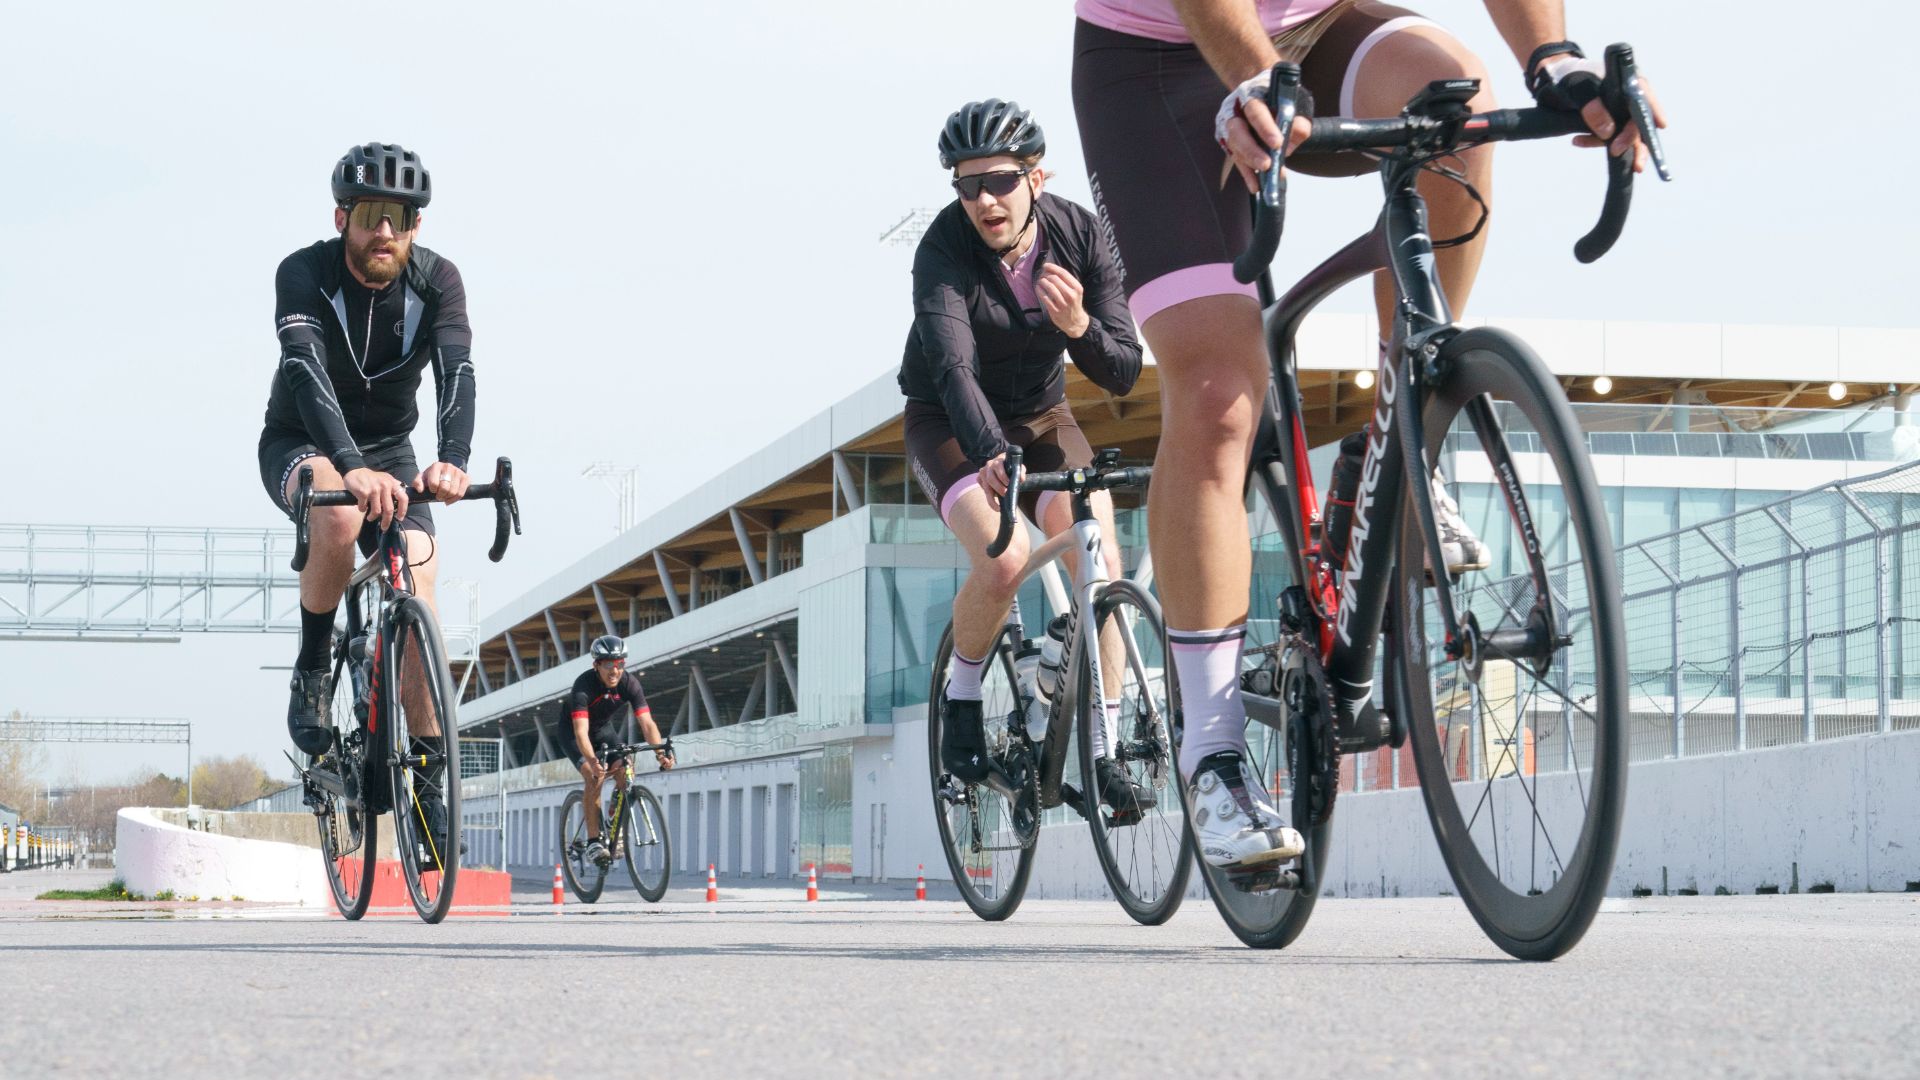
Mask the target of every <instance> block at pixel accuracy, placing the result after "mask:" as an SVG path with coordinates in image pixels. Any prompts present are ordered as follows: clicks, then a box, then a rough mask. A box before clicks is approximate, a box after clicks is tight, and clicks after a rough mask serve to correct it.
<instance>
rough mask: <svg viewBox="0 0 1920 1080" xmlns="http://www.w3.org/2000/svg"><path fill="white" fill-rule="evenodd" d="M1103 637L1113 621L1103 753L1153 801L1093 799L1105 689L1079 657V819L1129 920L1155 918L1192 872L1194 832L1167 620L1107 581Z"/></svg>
mask: <svg viewBox="0 0 1920 1080" xmlns="http://www.w3.org/2000/svg"><path fill="white" fill-rule="evenodd" d="M1094 619H1095V622H1096V624H1097V626H1098V627H1099V628H1100V630H1101V633H1102V635H1104V634H1105V631H1106V628H1107V627H1108V626H1109V625H1110V624H1114V623H1116V621H1117V623H1118V629H1119V636H1120V653H1121V655H1119V656H1116V657H1111V658H1108V657H1103V658H1102V659H1103V661H1105V660H1109V659H1110V660H1112V661H1113V662H1114V663H1116V664H1117V665H1118V666H1119V669H1120V670H1119V671H1118V672H1117V673H1116V674H1117V678H1116V677H1115V676H1114V675H1109V676H1108V679H1109V681H1110V682H1112V683H1116V684H1117V685H1118V687H1119V689H1120V694H1119V698H1120V718H1119V723H1118V724H1117V725H1115V727H1116V730H1114V731H1113V732H1111V733H1110V736H1111V738H1112V746H1111V753H1110V754H1109V757H1111V758H1112V760H1113V762H1114V764H1115V765H1117V766H1119V767H1120V768H1121V769H1122V770H1124V771H1125V772H1126V774H1127V775H1128V776H1129V777H1131V778H1132V779H1133V782H1134V783H1136V784H1138V785H1139V786H1140V787H1141V788H1142V789H1144V790H1145V791H1147V792H1149V793H1151V794H1152V796H1153V800H1154V805H1153V806H1151V807H1149V808H1146V809H1145V810H1142V811H1137V812H1135V813H1109V812H1108V811H1107V809H1106V808H1105V807H1103V806H1101V805H1100V791H1099V784H1098V783H1097V782H1096V780H1095V776H1096V772H1095V769H1094V756H1093V738H1092V733H1093V730H1094V728H1093V725H1095V724H1101V723H1105V714H1106V707H1105V702H1104V699H1105V697H1106V691H1105V689H1104V688H1103V687H1098V686H1094V685H1093V679H1092V669H1091V668H1090V667H1089V665H1088V664H1087V663H1086V658H1085V657H1084V656H1083V657H1082V658H1081V663H1080V665H1079V671H1078V672H1077V673H1076V676H1075V677H1076V679H1077V680H1078V681H1077V683H1076V686H1077V690H1076V693H1075V702H1076V704H1077V705H1078V707H1079V712H1080V730H1079V732H1078V733H1077V735H1076V738H1077V739H1078V741H1079V743H1080V776H1081V778H1082V780H1083V782H1084V786H1085V788H1086V791H1085V792H1084V793H1083V794H1084V798H1085V799H1086V810H1087V827H1088V828H1089V829H1090V830H1091V831H1092V833H1093V850H1094V852H1095V853H1096V854H1097V855H1098V856H1099V857H1100V869H1101V871H1102V872H1103V873H1104V874H1106V876H1107V885H1108V886H1109V887H1111V888H1112V889H1113V898H1114V899H1115V900H1118V901H1119V902H1120V906H1121V908H1123V909H1124V910H1125V911H1126V913H1127V914H1128V915H1131V916H1132V917H1133V919H1134V921H1136V922H1139V923H1141V924H1143V925H1146V926H1158V925H1160V924H1161V923H1163V922H1166V921H1167V920H1168V919H1170V918H1172V917H1173V913H1174V912H1176V911H1178V910H1180V901H1181V900H1182V899H1183V898H1184V896H1185V894H1186V888H1187V875H1188V874H1189V873H1191V872H1192V870H1193V834H1192V833H1190V832H1189V831H1188V830H1187V815H1186V807H1185V804H1184V802H1183V801H1182V800H1181V798H1180V788H1179V781H1178V780H1177V779H1175V777H1174V773H1176V772H1177V771H1178V770H1177V769H1176V768H1175V765H1174V759H1173V733H1172V730H1171V728H1172V717H1173V701H1174V698H1173V693H1172V678H1173V676H1172V670H1173V665H1172V663H1171V662H1170V661H1169V660H1168V654H1167V637H1166V627H1165V626H1164V625H1163V624H1162V623H1161V621H1160V605H1159V604H1158V603H1157V602H1155V601H1154V599H1153V597H1152V596H1150V595H1149V594H1148V593H1147V592H1146V591H1145V590H1143V589H1141V588H1140V587H1139V586H1137V585H1135V584H1134V583H1133V582H1131V581H1115V582H1112V583H1110V584H1108V585H1107V587H1106V588H1105V589H1104V590H1103V591H1102V592H1101V594H1100V598H1099V600H1098V601H1096V602H1095V604H1094Z"/></svg>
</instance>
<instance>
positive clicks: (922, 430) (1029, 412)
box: [900, 98, 1153, 809]
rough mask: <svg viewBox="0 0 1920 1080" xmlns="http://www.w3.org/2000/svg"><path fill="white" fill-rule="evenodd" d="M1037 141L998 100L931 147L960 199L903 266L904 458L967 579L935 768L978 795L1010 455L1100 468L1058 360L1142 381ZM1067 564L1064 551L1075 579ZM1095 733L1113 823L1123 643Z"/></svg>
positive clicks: (1086, 223)
mask: <svg viewBox="0 0 1920 1080" xmlns="http://www.w3.org/2000/svg"><path fill="white" fill-rule="evenodd" d="M1046 150H1047V146H1046V137H1045V136H1044V135H1043V134H1042V133H1041V131H1040V125H1039V124H1037V123H1035V122H1034V120H1033V118H1032V117H1031V116H1029V115H1028V114H1027V111H1026V110H1025V109H1022V108H1021V107H1020V106H1019V105H1017V104H1015V103H1013V102H1010V101H1001V100H999V99H997V98H995V99H990V100H987V101H977V102H972V103H969V104H967V105H966V106H964V107H962V108H961V109H959V110H958V111H956V112H955V113H954V114H953V115H952V116H949V117H948V118H947V123H946V126H945V128H944V129H943V130H942V131H941V132H940V165H941V167H942V168H946V169H952V170H953V189H954V192H955V193H956V194H957V195H958V196H959V198H957V199H955V200H954V201H953V202H952V203H950V204H948V205H947V207H946V209H944V210H942V211H941V212H940V213H939V214H938V215H937V216H936V217H935V218H934V220H933V224H932V225H931V226H930V227H929V228H928V230H927V233H926V235H925V236H924V237H922V238H921V240H920V247H919V249H918V250H917V251H915V252H914V257H913V329H912V330H911V331H910V332H909V333H908V335H907V348H906V357H905V359H904V360H903V362H902V363H901V365H900V389H901V391H902V392H903V393H905V394H906V396H907V405H906V419H905V427H906V444H907V456H908V459H909V460H910V462H911V463H912V467H913V474H914V477H915V478H916V479H917V480H918V481H919V483H920V486H921V488H922V489H923V490H924V491H925V492H926V494H927V498H928V500H929V501H931V502H932V503H933V505H934V506H936V507H938V508H939V510H940V518H941V520H942V521H945V522H946V523H947V528H949V529H951V530H953V535H954V536H955V537H956V538H957V539H958V540H959V541H960V544H961V546H962V547H964V548H965V549H966V551H967V556H968V558H969V559H970V560H971V562H972V569H971V570H970V572H969V573H968V574H967V580H966V583H965V584H964V585H962V586H961V587H960V591H959V593H958V595H956V596H955V597H954V601H953V662H952V665H951V666H950V668H949V678H948V683H947V689H946V694H945V696H944V698H942V699H941V700H936V701H934V702H932V703H931V705H932V707H934V708H941V709H944V710H945V717H944V723H943V724H942V731H943V738H942V741H941V747H940V761H941V766H942V767H943V768H944V769H946V771H947V772H949V773H951V774H952V775H953V776H955V777H956V778H958V779H960V780H962V781H964V782H967V783H977V782H979V781H981V780H983V779H985V778H986V776H987V774H988V772H989V770H990V769H992V768H993V762H992V761H991V760H990V759H989V756H988V753H987V746H986V739H985V734H984V731H983V727H982V717H981V704H980V696H981V693H980V677H981V671H982V668H983V667H984V665H985V664H986V662H987V660H988V655H987V654H988V650H989V649H990V648H992V645H993V639H994V635H995V634H997V633H998V632H999V629H1000V626H1001V625H1002V623H1003V622H1004V621H1005V619H1006V616H1007V609H1008V605H1009V604H1010V603H1011V602H1012V600H1013V595H1014V592H1015V590H1016V587H1017V586H1018V584H1019V581H1018V575H1019V572H1020V569H1021V566H1022V564H1023V563H1024V562H1025V561H1026V557H1027V552H1028V543H1027V535H1026V532H1025V531H1024V530H1019V529H1016V530H1015V531H1014V533H1013V542H1012V543H1011V544H1010V545H1009V546H1008V548H1007V550H1006V552H1005V553H1004V554H1003V555H1001V557H1000V558H998V559H990V558H988V557H987V553H986V552H987V546H988V545H989V544H991V543H992V542H993V538H994V536H995V535H996V534H997V533H998V531H999V528H1000V521H999V505H1000V499H1001V498H1002V497H1003V496H1004V495H1005V494H1006V492H1007V468H1006V453H1007V447H1008V446H1019V447H1021V448H1022V449H1023V452H1024V454H1025V457H1026V461H1025V466H1026V467H1027V468H1029V469H1033V470H1035V471H1045V472H1051V471H1055V470H1059V469H1070V468H1076V467H1083V466H1088V465H1092V464H1093V451H1092V449H1091V448H1090V447H1089V446H1088V444H1087V438H1086V436H1085V435H1083V434H1081V432H1080V427H1079V425H1078V424H1076V423H1075V422H1074V419H1073V411H1072V409H1070V408H1069V407H1068V405H1067V400H1066V382H1067V379H1066V371H1065V366H1064V365H1063V364H1062V363H1061V355H1062V354H1063V353H1064V354H1065V355H1066V356H1067V357H1068V358H1069V359H1071V360H1072V361H1073V363H1074V366H1075V367H1078V368H1079V369H1080V370H1081V372H1082V373H1084V374H1085V375H1086V376H1087V378H1089V379H1091V380H1093V382H1094V383H1095V384H1096V385H1098V386H1099V387H1100V388H1101V389H1103V390H1106V391H1107V392H1108V393H1110V394H1114V395H1116V396H1124V395H1125V394H1126V393H1127V392H1128V391H1130V390H1132V389H1133V384H1134V382H1135V380H1137V379H1138V378H1139V377H1140V364H1141V348H1140V338H1139V335H1138V334H1136V333H1135V332H1134V327H1133V316H1132V315H1131V314H1130V313H1129V312H1128V310H1127V302H1126V295H1125V293H1124V292H1123V290H1122V288H1121V278H1120V271H1119V268H1118V266H1117V265H1116V264H1115V261H1114V256H1113V251H1112V249H1111V247H1110V246H1109V245H1108V243H1107V238H1106V234H1105V232H1104V231H1103V230H1102V229H1101V226H1100V222H1099V220H1098V219H1097V218H1095V217H1094V215H1093V214H1092V213H1091V212H1089V211H1088V210H1086V209H1084V208H1082V207H1079V206H1075V205H1074V204H1073V203H1070V202H1068V201H1067V200H1065V199H1062V198H1060V197H1058V196H1056V195H1049V194H1047V193H1046V183H1047V173H1046V170H1044V169H1042V168H1041V167H1040V159H1041V157H1042V156H1043V155H1045V154H1046ZM1057 495H1058V493H1057V492H1047V493H1044V494H1042V495H1040V496H1039V497H1038V498H1037V499H1036V498H1034V497H1033V496H1032V495H1022V496H1021V508H1022V509H1023V510H1025V511H1026V513H1027V516H1028V517H1030V518H1031V519H1033V521H1034V522H1035V523H1036V524H1038V525H1039V526H1040V528H1041V529H1042V530H1044V531H1045V532H1046V533H1047V535H1049V536H1052V535H1054V534H1056V533H1060V532H1063V531H1065V530H1067V529H1068V528H1071V527H1072V524H1073V513H1072V509H1071V506H1070V505H1069V500H1067V499H1064V498H1057V497H1056V496H1057ZM1093 509H1094V514H1095V516H1096V517H1097V518H1098V519H1099V521H1100V527H1101V528H1102V529H1103V530H1105V534H1106V535H1107V536H1109V537H1112V536H1115V535H1116V534H1115V532H1114V526H1113V501H1112V499H1111V498H1110V497H1109V496H1108V495H1107V493H1106V492H1104V491H1102V492H1095V493H1094V495H1093ZM1119 550H1120V548H1119V544H1117V543H1112V544H1108V545H1106V551H1105V554H1106V560H1107V567H1106V571H1107V576H1108V577H1110V578H1117V577H1119V576H1120V557H1119ZM1077 554H1078V553H1077V552H1074V551H1069V552H1068V555H1067V558H1068V561H1069V563H1070V564H1072V563H1073V562H1074V561H1075V560H1076V556H1077ZM1101 654H1102V656H1103V657H1106V658H1108V662H1107V663H1106V664H1104V665H1103V667H1104V670H1105V672H1106V674H1107V676H1108V682H1109V683H1110V685H1108V686H1107V687H1106V688H1105V697H1106V713H1105V718H1106V723H1104V724H1100V725H1096V728H1095V733H1094V735H1095V737H1094V756H1095V759H1096V760H1095V768H1096V771H1097V772H1098V777H1097V779H1096V785H1095V786H1096V787H1097V788H1098V789H1099V791H1100V793H1101V797H1102V799H1103V800H1104V801H1105V802H1106V803H1107V805H1109V806H1112V807H1114V808H1115V809H1134V808H1136V806H1137V808H1140V809H1144V808H1145V807H1148V806H1151V805H1153V802H1152V799H1153V796H1152V794H1151V793H1150V792H1148V791H1147V790H1146V789H1144V788H1141V787H1139V786H1138V785H1136V784H1133V783H1132V781H1131V779H1130V778H1129V777H1128V776H1127V773H1126V770H1124V769H1121V768H1117V767H1115V765H1114V763H1113V762H1112V761H1111V760H1110V758H1109V757H1108V755H1107V753H1106V747H1107V746H1108V745H1110V739H1111V728H1112V727H1113V726H1114V724H1115V723H1116V722H1117V718H1118V715H1119V711H1120V701H1119V679H1120V677H1121V675H1122V671H1123V669H1122V665H1121V664H1120V663H1119V661H1118V658H1119V657H1120V656H1121V653H1120V640H1119V633H1118V631H1117V630H1112V629H1111V628H1110V632H1109V633H1108V634H1107V635H1106V636H1105V637H1103V638H1102V640H1101Z"/></svg>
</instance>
